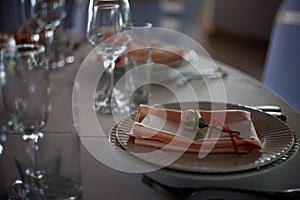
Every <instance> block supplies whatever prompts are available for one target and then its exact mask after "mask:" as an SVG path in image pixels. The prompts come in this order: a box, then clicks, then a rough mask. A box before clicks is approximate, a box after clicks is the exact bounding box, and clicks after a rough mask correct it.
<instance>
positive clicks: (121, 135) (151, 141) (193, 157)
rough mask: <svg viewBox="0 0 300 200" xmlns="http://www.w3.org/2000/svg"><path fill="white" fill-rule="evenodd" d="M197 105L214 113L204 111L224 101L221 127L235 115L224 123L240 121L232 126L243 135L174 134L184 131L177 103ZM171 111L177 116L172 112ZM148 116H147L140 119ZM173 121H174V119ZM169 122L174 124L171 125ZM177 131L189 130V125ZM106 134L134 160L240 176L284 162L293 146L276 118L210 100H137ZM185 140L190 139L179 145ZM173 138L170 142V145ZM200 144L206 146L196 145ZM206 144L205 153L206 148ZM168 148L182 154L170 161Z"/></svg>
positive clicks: (181, 169)
mask: <svg viewBox="0 0 300 200" xmlns="http://www.w3.org/2000/svg"><path fill="white" fill-rule="evenodd" d="M197 104H198V106H196V107H197V108H199V109H201V110H200V113H202V112H204V113H210V112H212V113H214V111H210V109H211V108H212V104H214V106H213V107H214V108H215V107H219V108H224V106H225V108H226V110H220V111H219V112H221V113H222V112H223V114H224V113H225V112H226V117H225V125H223V126H226V120H227V121H228V120H229V121H230V120H231V118H235V120H236V121H233V122H231V121H230V122H228V126H229V127H230V124H232V126H233V127H235V126H237V122H238V123H241V125H240V127H239V126H237V127H238V128H239V129H240V130H242V131H244V132H245V134H246V135H242V133H241V135H239V136H237V137H234V139H233V140H234V141H232V138H230V137H229V136H228V135H227V136H223V135H221V136H220V138H219V141H215V142H213V141H214V139H215V138H213V137H212V138H209V137H208V138H206V136H203V135H202V136H201V137H202V138H200V139H195V140H192V141H189V140H188V138H186V136H183V137H179V138H178V139H177V138H176V134H186V133H184V131H183V133H181V132H182V131H178V127H179V126H180V114H179V113H180V112H181V115H182V112H183V111H180V110H182V109H183V108H185V109H192V108H193V107H195V105H197ZM145 110H147V111H145ZM145 112H146V113H145ZM165 112H166V113H165ZM215 112H218V110H215ZM175 113H176V115H179V116H175ZM246 113H247V114H248V118H247V119H246V121H245V117H243V114H246ZM150 114H151V115H150ZM149 115H150V116H151V117H152V120H151V119H150V120H149V119H148V120H147V119H145V118H148V117H149ZM152 115H154V117H153V116H152ZM173 115H174V116H173ZM239 115H240V116H239ZM250 116H251V117H250ZM151 117H150V118H151ZM176 117H177V118H176ZM174 118H176V119H174ZM239 118H240V119H239ZM178 119H179V121H178ZM176 120H177V121H176ZM174 121H175V122H176V123H177V125H176V124H174ZM249 123H251V125H249ZM172 124H173V126H175V127H171V125H172ZM221 124H223V122H222V123H221ZM242 126H251V128H249V127H248V130H247V128H244V127H242ZM217 127H219V126H217ZM176 128H177V129H176ZM250 129H251V130H250ZM183 130H185V132H188V133H189V134H191V131H190V130H186V129H183ZM232 130H236V129H232ZM172 131H173V132H172ZM206 131H207V130H206ZM247 131H248V133H247ZM176 132H177V133H176ZM197 134H201V133H199V131H198V132H197V133H196V136H195V138H197V137H198V136H197ZM202 134H203V133H202ZM222 134H223V133H222ZM249 134H250V135H249ZM110 137H112V138H114V139H113V140H112V141H113V143H112V145H114V146H115V148H116V149H117V150H118V149H123V150H124V151H126V152H127V153H128V155H130V156H133V157H136V159H141V160H144V161H147V162H149V163H151V164H154V165H158V166H161V167H162V168H163V169H166V170H176V171H178V172H179V173H180V172H184V173H188V172H190V173H199V174H200V175H201V174H202V175H205V174H209V175H211V176H213V175H214V174H215V175H220V174H223V175H228V174H230V173H240V174H241V175H243V174H244V175H245V173H247V172H253V171H254V172H259V171H261V172H264V169H268V166H269V169H270V168H272V167H274V166H276V164H278V163H281V162H286V161H287V160H288V158H290V157H291V156H292V154H293V153H295V151H297V148H298V141H297V139H296V138H295V136H294V134H293V132H292V131H291V130H290V129H289V127H288V126H287V125H286V124H285V123H284V122H283V121H281V120H280V119H278V118H276V117H274V116H272V115H269V114H266V113H265V112H263V111H260V110H257V109H254V108H251V107H246V106H242V105H234V104H225V105H224V104H221V103H210V102H196V103H195V102H194V103H173V104H166V105H162V106H161V107H158V108H155V107H151V106H146V105H143V106H141V107H140V108H139V111H138V112H136V113H132V114H131V115H130V116H128V117H127V118H125V119H123V120H121V121H120V122H119V123H117V125H116V126H115V128H114V129H112V131H111V136H110ZM172 138H173V139H172ZM173 140H174V141H173ZM187 141H189V142H190V143H187V144H185V142H187ZM200 141H201V142H200ZM205 141H207V143H205ZM222 141H223V142H222ZM226 141H227V142H226ZM173 142H174V145H172V143H173ZM169 143H170V144H169ZM237 143H239V144H237ZM222 144H223V145H222ZM202 145H203V146H204V145H206V146H204V147H203V149H201V146H202ZM210 145H213V146H210ZM236 145H237V146H236ZM168 146H169V147H168ZM199 146H200V147H199ZM243 146H244V147H243ZM207 149H208V150H210V152H206V151H205V150H207ZM201 150H202V151H204V152H202V154H203V155H205V156H203V155H202V157H199V156H200V155H201V154H199V152H200V151H201ZM156 151H161V155H159V154H156V153H155V152H156ZM174 151H175V152H176V151H177V153H178V152H181V153H182V155H180V156H179V157H178V159H174V162H170V160H169V158H170V157H172V156H178V154H177V153H174ZM151 152H154V153H153V157H151V156H149V153H151ZM147 153H148V154H147ZM144 154H145V155H144Z"/></svg>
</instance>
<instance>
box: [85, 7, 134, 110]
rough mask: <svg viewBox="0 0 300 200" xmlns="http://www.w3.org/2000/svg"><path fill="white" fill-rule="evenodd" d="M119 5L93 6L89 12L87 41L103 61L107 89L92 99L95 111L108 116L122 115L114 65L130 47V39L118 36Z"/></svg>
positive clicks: (122, 105)
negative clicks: (111, 114)
mask: <svg viewBox="0 0 300 200" xmlns="http://www.w3.org/2000/svg"><path fill="white" fill-rule="evenodd" d="M119 12H120V11H119V5H117V4H102V3H97V2H96V3H95V4H94V5H93V10H92V12H89V21H88V26H87V38H88V40H89V42H90V43H91V44H92V45H93V46H94V47H95V49H96V51H97V53H98V54H99V55H100V56H101V57H102V60H103V66H104V68H105V72H106V75H107V82H106V85H105V86H104V87H103V88H102V89H101V90H100V91H97V94H96V97H95V107H94V109H95V111H97V112H100V113H104V114H109V113H112V112H114V113H121V112H125V111H126V110H125V107H124V105H125V104H124V103H123V102H122V98H123V95H122V94H120V93H119V91H118V90H116V89H114V68H115V61H116V59H117V58H118V56H119V55H120V54H122V53H123V52H124V51H125V50H126V49H127V46H128V45H129V43H130V41H131V38H130V36H129V35H128V34H119V35H115V34H117V33H119V32H120V29H121V26H120V17H121V16H120V14H119Z"/></svg>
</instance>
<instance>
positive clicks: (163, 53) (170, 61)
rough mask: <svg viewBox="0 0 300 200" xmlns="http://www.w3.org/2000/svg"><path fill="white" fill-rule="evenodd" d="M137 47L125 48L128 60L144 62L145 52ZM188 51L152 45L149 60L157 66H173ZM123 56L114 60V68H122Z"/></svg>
mask: <svg viewBox="0 0 300 200" xmlns="http://www.w3.org/2000/svg"><path fill="white" fill-rule="evenodd" d="M134 48H138V47H132V45H129V46H128V48H127V52H128V56H129V58H130V59H133V60H135V61H138V60H141V61H143V62H144V61H145V56H146V54H147V50H145V49H143V48H141V49H139V48H138V49H135V50H133V49H134ZM187 52H188V51H187V50H185V49H182V48H180V47H174V46H172V47H170V46H166V45H154V44H152V47H151V55H152V57H151V59H152V61H153V62H154V63H158V64H164V65H170V66H172V65H174V64H177V63H179V62H181V61H182V60H183V57H184V55H185V54H186V53H187ZM124 66H125V64H124V55H123V56H120V57H119V58H118V59H117V60H116V67H124Z"/></svg>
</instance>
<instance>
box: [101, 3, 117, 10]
mask: <svg viewBox="0 0 300 200" xmlns="http://www.w3.org/2000/svg"><path fill="white" fill-rule="evenodd" d="M96 5H97V7H99V8H102V9H111V8H114V9H119V8H120V6H119V4H116V3H102V4H96Z"/></svg>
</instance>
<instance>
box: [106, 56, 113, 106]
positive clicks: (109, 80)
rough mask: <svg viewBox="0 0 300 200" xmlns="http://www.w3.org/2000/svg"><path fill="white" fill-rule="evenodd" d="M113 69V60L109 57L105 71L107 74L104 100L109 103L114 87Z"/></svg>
mask: <svg viewBox="0 0 300 200" xmlns="http://www.w3.org/2000/svg"><path fill="white" fill-rule="evenodd" d="M114 69H115V60H113V59H111V62H110V65H109V66H108V67H107V68H106V70H105V72H106V75H107V95H106V96H107V97H106V100H105V101H106V102H107V103H108V104H110V103H111V99H112V95H113V89H114Z"/></svg>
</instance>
